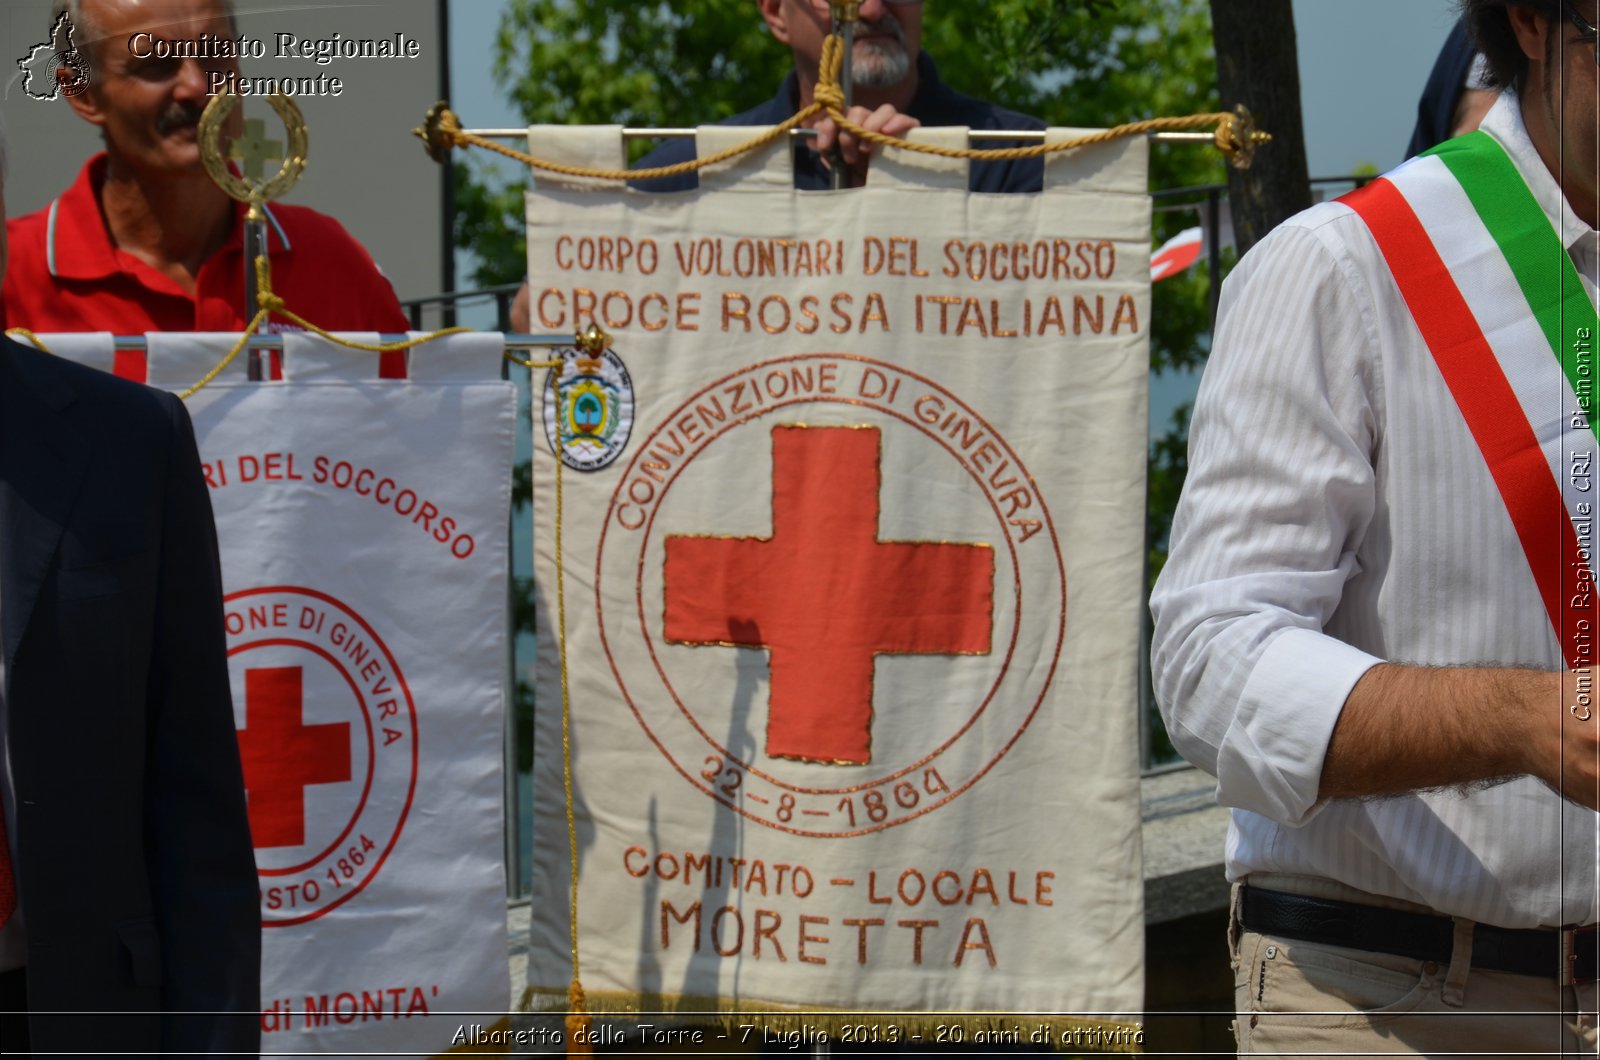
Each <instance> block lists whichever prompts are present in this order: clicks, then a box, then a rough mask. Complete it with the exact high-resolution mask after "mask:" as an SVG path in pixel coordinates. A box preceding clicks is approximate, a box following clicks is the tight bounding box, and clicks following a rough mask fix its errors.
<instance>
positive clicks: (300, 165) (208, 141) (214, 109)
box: [199, 89, 310, 207]
mask: <svg viewBox="0 0 1600 1060" xmlns="http://www.w3.org/2000/svg"><path fill="white" fill-rule="evenodd" d="M267 102H268V103H271V104H272V109H273V110H274V111H276V112H277V115H278V118H279V120H280V121H282V122H283V128H284V131H285V132H286V133H287V134H288V139H289V145H288V148H287V149H285V148H284V147H283V145H282V144H280V143H278V142H277V141H276V140H268V139H267V138H266V134H265V132H264V129H265V124H264V123H262V122H260V121H248V122H246V123H245V135H244V136H243V137H241V138H240V139H239V140H238V142H236V143H235V144H234V145H233V147H234V151H235V152H237V154H238V157H239V161H240V163H241V168H242V169H243V170H244V172H245V174H246V176H245V177H240V176H236V175H235V174H234V173H233V172H232V171H231V170H230V169H228V159H227V156H226V155H224V154H223V150H222V127H223V125H224V124H226V123H227V120H228V115H230V114H232V113H233V108H235V107H237V106H238V105H239V96H238V94H237V93H235V92H234V91H233V90H232V89H227V90H224V91H223V92H220V93H218V94H217V96H216V97H214V98H213V99H212V100H211V102H210V103H208V104H206V109H205V112H204V113H203V114H201V115H200V127H199V140H200V160H201V161H202V162H203V163H205V167H206V172H207V173H209V174H210V175H211V179H212V180H214V181H216V183H217V187H219V188H221V189H222V190H223V191H225V192H227V193H228V194H229V195H230V196H232V197H233V198H235V199H237V200H239V201H240V202H243V203H249V204H250V205H251V206H252V207H258V206H260V205H261V204H262V203H264V202H271V201H272V200H273V199H277V198H281V197H282V196H283V195H284V194H286V193H287V192H288V191H289V189H290V188H292V187H294V186H295V185H296V184H298V183H299V182H300V177H301V175H302V174H304V173H305V171H306V148H307V146H308V144H309V142H310V133H309V132H308V131H307V129H306V119H305V115H303V114H301V113H300V108H299V107H298V106H296V105H295V102H294V100H292V99H290V98H289V97H288V96H285V95H283V94H282V93H279V92H274V93H273V94H272V95H270V96H268V97H267ZM273 152H276V153H273ZM280 159H281V160H282V163H283V164H282V165H281V166H279V168H278V172H277V173H276V174H274V175H273V176H272V177H270V178H268V179H266V180H262V179H261V176H262V173H263V167H262V163H264V162H268V161H278V160H280Z"/></svg>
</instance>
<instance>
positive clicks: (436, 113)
mask: <svg viewBox="0 0 1600 1060" xmlns="http://www.w3.org/2000/svg"><path fill="white" fill-rule="evenodd" d="M460 132H461V119H460V118H457V117H456V114H455V111H453V110H451V109H450V104H449V103H448V102H446V101H445V100H442V99H441V100H440V101H439V102H437V103H435V104H434V105H433V106H431V107H429V108H428V113H427V116H426V117H424V118H423V119H422V124H421V125H419V126H417V127H416V128H415V129H412V130H411V135H412V136H415V137H416V138H417V139H419V140H421V141H422V145H423V147H424V148H425V149H426V150H427V152H428V157H429V158H431V159H433V160H434V161H435V162H438V163H440V164H443V163H445V162H448V161H449V160H450V152H451V150H452V149H454V148H455V146H456V144H457V143H458V142H459V140H458V135H459V134H460Z"/></svg>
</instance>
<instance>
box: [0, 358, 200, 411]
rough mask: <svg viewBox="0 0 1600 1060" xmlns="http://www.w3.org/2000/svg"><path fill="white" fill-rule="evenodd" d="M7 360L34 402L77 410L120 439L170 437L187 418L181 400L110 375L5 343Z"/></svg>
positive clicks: (162, 391) (164, 392) (166, 393)
mask: <svg viewBox="0 0 1600 1060" xmlns="http://www.w3.org/2000/svg"><path fill="white" fill-rule="evenodd" d="M5 356H6V357H7V359H9V360H10V361H11V364H12V366H13V368H14V369H15V372H16V376H17V378H18V379H19V380H20V381H21V382H22V384H23V385H24V386H26V387H27V388H29V389H30V390H32V392H33V394H34V396H35V397H36V398H37V399H38V400H41V401H44V402H45V403H47V404H49V405H51V406H52V407H55V408H66V407H68V406H70V405H74V404H76V405H78V406H79V407H80V409H81V411H83V412H87V413H89V414H90V416H91V417H92V418H93V419H94V420H95V421H97V422H100V423H103V424H105V425H107V427H108V428H110V429H111V430H113V431H115V432H117V433H118V434H119V435H120V434H123V433H124V432H127V431H129V430H137V431H141V432H144V431H148V432H152V433H155V434H163V435H164V434H166V433H167V432H168V431H169V430H170V428H171V424H172V422H173V420H174V419H175V418H177V417H183V416H186V415H187V413H186V412H185V411H184V409H183V402H181V401H179V400H178V398H177V395H175V394H170V393H168V392H167V391H165V390H157V389H155V388H154V387H148V386H145V385H144V384H142V383H134V382H130V381H129V380H126V379H119V378H118V377H117V376H114V375H112V374H110V373H109V372H103V371H101V370H99V369H98V368H90V367H88V366H87V365H82V364H78V363H77V362H75V361H69V360H66V359H65V358H62V357H57V356H55V355H53V354H49V353H44V352H42V351H40V350H36V349H34V348H33V347H31V346H27V345H24V344H23V343H19V342H13V341H12V340H10V339H6V340H5Z"/></svg>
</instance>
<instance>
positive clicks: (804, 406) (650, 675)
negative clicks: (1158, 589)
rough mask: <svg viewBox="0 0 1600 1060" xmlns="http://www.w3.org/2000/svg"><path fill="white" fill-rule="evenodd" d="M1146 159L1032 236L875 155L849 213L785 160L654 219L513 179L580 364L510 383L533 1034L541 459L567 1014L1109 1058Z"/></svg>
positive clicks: (1128, 886) (543, 659)
mask: <svg viewBox="0 0 1600 1060" xmlns="http://www.w3.org/2000/svg"><path fill="white" fill-rule="evenodd" d="M751 132H752V131H751V130H749V129H727V128H706V129H702V130H700V133H699V135H700V138H701V142H700V145H699V150H700V153H701V155H706V154H708V153H710V152H711V151H713V150H717V149H719V148H721V147H724V146H727V145H728V144H729V143H738V142H743V141H744V140H746V139H748V138H749V137H750V135H751ZM918 135H919V137H923V138H926V139H929V140H935V141H939V142H949V143H955V144H959V145H964V144H965V142H966V138H965V131H964V130H920V131H919V133H918ZM1073 135H1076V133H1075V131H1073V130H1052V131H1051V133H1050V136H1051V137H1052V138H1053V139H1056V140H1059V139H1063V138H1067V137H1070V136H1073ZM530 144H531V148H530V149H531V150H532V152H533V153H534V154H536V155H539V156H542V157H547V158H558V159H562V160H571V159H583V160H586V161H589V162H591V163H592V162H596V161H599V162H605V161H610V162H612V163H616V162H619V161H620V158H621V139H620V136H619V135H618V134H617V132H616V130H610V129H603V130H581V129H544V128H541V129H536V130H533V131H532V132H531V133H530ZM1146 154H1147V147H1146V143H1145V141H1144V140H1143V138H1140V137H1133V138H1129V139H1125V140H1121V141H1118V142H1116V143H1114V144H1110V145H1106V146H1101V147H1096V148H1093V149H1087V150H1080V151H1076V152H1072V153H1068V154H1066V155H1058V156H1055V160H1054V161H1053V162H1052V163H1051V164H1050V166H1049V168H1048V171H1047V189H1046V190H1045V191H1044V192H1043V193H1042V194H1037V195H977V194H969V193H968V192H967V190H966V185H967V174H966V168H965V166H966V164H965V163H964V162H960V161H957V162H953V163H952V162H950V161H946V160H942V159H938V158H933V157H930V156H926V155H920V154H907V153H900V152H890V153H889V154H888V155H887V156H886V157H885V158H883V159H882V160H880V161H878V162H875V163H874V166H873V169H872V173H871V177H870V181H869V184H868V186H867V187H866V188H864V189H859V190H852V191H844V192H809V193H808V192H797V191H794V190H793V189H792V187H791V176H790V169H789V161H788V153H787V150H783V149H780V150H773V151H767V152H765V153H762V154H760V155H756V156H745V157H743V158H741V159H739V160H737V161H736V162H734V163H731V164H729V165H727V166H724V167H722V168H721V171H720V172H717V171H713V172H707V173H705V174H703V175H702V180H701V187H700V189H699V190H698V191H694V192H685V193H681V194H666V195H651V194H646V193H641V192H637V191H632V190H619V189H609V190H600V189H595V188H591V187H575V186H565V185H561V184H554V183H549V182H547V181H545V178H544V177H543V175H542V174H541V175H540V176H539V178H538V180H539V183H538V186H537V187H536V188H535V190H534V191H533V192H532V193H530V195H529V199H528V222H529V228H528V231H529V261H530V271H531V274H532V277H533V282H532V310H533V320H534V323H533V328H534V329H535V330H541V331H552V332H563V331H566V332H570V331H573V330H575V329H581V328H585V327H587V326H588V325H589V324H591V323H596V324H598V325H599V326H600V327H601V328H603V329H604V330H605V332H607V333H609V335H610V336H611V339H612V342H611V352H610V353H609V354H608V355H607V356H606V357H605V358H597V357H585V356H581V355H579V354H577V353H570V354H568V355H567V363H566V365H565V367H564V369H563V370H562V371H561V372H560V373H559V377H560V378H559V384H558V385H557V383H556V382H554V381H547V380H546V378H545V374H544V373H540V374H539V375H538V376H536V385H542V386H544V388H545V389H544V404H543V407H542V409H541V410H540V411H539V412H536V414H535V434H536V438H539V439H540V442H539V444H536V445H535V463H534V479H535V502H534V511H535V520H536V523H535V558H536V578H537V590H538V600H539V604H540V607H541V610H540V613H539V617H538V630H539V637H540V640H539V658H540V663H539V674H538V677H539V680H538V689H537V698H536V702H537V722H536V735H535V746H536V747H537V748H538V752H537V754H536V760H535V804H536V808H535V859H536V864H535V871H534V895H533V903H532V938H531V948H530V953H531V956H530V962H529V984H530V990H529V996H528V998H527V1003H528V1005H529V1007H531V1008H534V1009H536V1010H544V1011H554V1010H558V1009H563V1008H565V1006H566V1003H567V1002H566V994H567V984H568V982H569V980H570V979H571V976H572V963H571V940H570V934H569V922H568V921H569V913H570V906H569V898H568V891H569V872H570V864H569V859H568V854H567V851H568V842H567V832H566V827H567V820H566V808H565V800H564V795H563V784H562V755H561V747H562V734H561V709H560V708H561V702H562V697H561V680H560V672H559V665H558V658H559V656H558V650H557V649H558V645H557V637H556V630H557V627H558V618H557V614H556V612H557V605H558V593H560V592H561V587H560V585H559V584H558V581H557V577H556V569H557V555H556V541H555V534H554V518H555V513H556V512H557V504H556V491H555V476H554V468H555V459H556V458H555V456H554V455H553V448H552V445H549V444H544V443H545V440H546V439H552V440H554V441H555V442H559V443H560V445H561V448H562V451H563V452H564V453H565V454H566V456H565V459H566V463H567V466H566V469H565V470H564V497H563V498H562V508H561V511H562V512H563V513H564V526H563V535H562V536H563V546H564V548H563V553H564V554H563V555H562V556H561V557H560V559H561V561H562V562H563V563H564V567H565V593H564V596H565V611H566V632H567V658H568V671H569V681H570V689H571V704H572V709H571V748H572V764H573V803H574V811H575V825H576V830H577V840H578V848H579V850H578V852H579V862H580V868H581V876H580V886H579V888H578V896H579V916H578V939H577V944H578V949H579V955H580V963H581V982H582V985H583V987H584V990H585V992H586V996H587V999H588V1007H589V1008H590V1010H591V1011H593V1012H597V1013H604V1012H611V1013H628V1012H638V1011H644V1012H654V1011H667V1012H680V1013H688V1012H712V1013H717V1014H720V1016H721V1017H722V1019H721V1022H722V1024H723V1027H724V1033H729V1034H730V1035H731V1040H734V1041H738V1040H740V1038H739V1035H740V1034H741V1033H744V1032H742V1031H741V1030H740V1029H739V1025H740V1024H741V1023H745V1024H749V1025H751V1026H754V1027H756V1028H758V1029H757V1030H756V1031H755V1032H754V1033H756V1034H757V1035H758V1037H757V1038H756V1039H748V1038H747V1039H745V1040H746V1041H748V1040H761V1038H760V1037H759V1036H765V1040H767V1041H783V1042H785V1043H787V1044H791V1045H794V1044H797V1043H806V1042H815V1041H817V1040H819V1038H818V1036H820V1035H823V1034H827V1035H829V1036H830V1037H831V1038H832V1040H835V1041H837V1040H845V1041H851V1040H862V1039H863V1038H865V1039H866V1040H869V1041H872V1040H877V1041H887V1040H895V1039H898V1040H901V1041H907V1040H911V1039H912V1036H920V1040H922V1041H925V1042H930V1043H931V1042H935V1041H936V1040H938V1039H939V1038H940V1037H941V1036H943V1038H944V1040H946V1041H965V1042H966V1043H967V1044H969V1045H970V1044H971V1043H973V1042H975V1041H977V1042H982V1041H990V1042H999V1041H1007V1040H1018V1041H1021V1042H1024V1043H1027V1042H1033V1043H1039V1042H1042V1041H1044V1040H1049V1041H1051V1042H1052V1043H1053V1044H1056V1045H1066V1046H1080V1047H1084V1048H1089V1047H1097V1048H1102V1049H1118V1048H1134V1047H1136V1045H1137V1044H1138V1043H1139V1041H1140V1040H1141V1039H1142V1034H1141V1032H1140V1031H1139V1030H1138V1029H1137V1026H1136V1022H1137V1019H1138V1015H1137V1014H1138V1013H1139V1011H1140V1010H1141V1008H1142V1004H1143V972H1142V966H1143V954H1144V946H1143V909H1142V894H1143V885H1142V876H1141V854H1140V846H1139V819H1140V818H1139V784H1138V761H1137V747H1136V745H1137V738H1136V736H1137V716H1138V712H1137V707H1136V688H1137V680H1136V672H1137V657H1138V653H1137V646H1138V639H1139V611H1140V600H1141V591H1140V590H1141V584H1140V582H1141V578H1142V576H1143V575H1142V571H1143V541H1144V500H1145V459H1146V456H1145V451H1146V422H1147V416H1148V414H1147V394H1146V378H1147V372H1148V365H1149V355H1148V348H1149V337H1148V326H1149V313H1150V300H1149V291H1150V272H1149V260H1150V254H1149V247H1150V202H1149V198H1148V196H1147V189H1146V171H1145V163H1146ZM624 366H625V367H624ZM550 374H551V375H556V374H557V373H550ZM630 389H631V396H630V393H629V392H630ZM538 407H539V406H538V403H537V401H536V408H538ZM541 417H542V419H543V422H542V424H541V422H540V419H541ZM630 420H631V422H630ZM541 428H542V429H541ZM750 1013H767V1015H764V1016H760V1017H755V1018H747V1017H746V1016H741V1015H740V1014H750ZM858 1014H859V1015H858ZM934 1014H937V1015H934ZM656 1022H657V1023H659V1021H656ZM606 1029H607V1030H608V1031H615V1030H616V1028H614V1027H610V1026H609V1025H608V1026H607V1028H606ZM619 1033H621V1034H623V1035H624V1036H625V1037H624V1039H623V1040H625V1041H627V1042H631V1043H632V1044H634V1045H649V1044H651V1042H652V1040H653V1039H651V1038H650V1037H649V1036H648V1033H646V1032H643V1031H641V1029H640V1028H635V1027H626V1028H624V1029H623V1030H621V1031H620V1032H619ZM1013 1036H1015V1037H1014V1038H1013Z"/></svg>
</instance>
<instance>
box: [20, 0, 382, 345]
mask: <svg viewBox="0 0 1600 1060" xmlns="http://www.w3.org/2000/svg"><path fill="white" fill-rule="evenodd" d="M56 7H57V10H58V11H62V10H64V11H66V12H67V13H68V14H69V15H70V16H71V19H72V29H73V39H74V42H75V43H76V45H77V47H78V48H79V50H80V52H81V53H82V55H83V57H84V58H86V59H87V60H88V62H89V65H90V77H89V83H88V86H87V88H85V89H84V90H83V91H81V92H79V93H78V94H76V95H71V96H67V97H66V98H67V100H68V102H70V104H71V105H72V108H73V110H75V111H77V113H78V116H79V117H81V118H83V119H84V120H85V121H88V122H90V123H91V124H94V125H98V126H99V127H100V130H101V133H102V135H103V137H104V139H105V145H106V150H105V152H104V153H103V154H99V155H96V156H95V157H94V158H91V159H90V160H89V161H88V162H87V163H86V164H85V165H84V167H83V170H82V171H81V172H80V173H79V174H78V179H77V180H76V181H75V182H74V183H73V185H72V186H71V187H70V188H68V189H67V190H66V191H65V192H64V193H63V194H62V195H61V196H60V197H59V198H57V199H56V200H55V201H54V202H52V203H51V204H50V205H49V206H48V207H46V208H45V209H43V210H40V211H38V212H37V213H32V214H29V215H27V216H25V217H19V218H16V219H15V220H12V221H10V222H8V225H7V228H8V235H9V238H10V243H11V267H10V270H9V271H8V272H7V273H6V277H5V285H4V287H3V288H0V325H3V326H5V327H26V328H30V329H32V330H34V331H111V332H115V333H118V334H140V333H143V332H147V331H238V330H241V329H242V328H243V327H244V325H245V324H246V323H247V322H248V320H249V317H250V314H247V313H245V312H244V305H243V302H244V295H243V291H244V252H243V239H242V220H243V214H244V207H243V205H242V204H240V203H237V202H235V201H234V200H233V199H231V198H229V197H228V196H227V195H226V194H224V193H223V191H222V190H221V189H220V188H218V187H217V186H216V184H214V183H213V182H212V181H211V179H210V177H208V176H207V175H206V172H205V168H204V166H203V165H202V164H201V161H200V148H199V145H198V142H197V133H196V126H197V124H198V122H199V120H200V114H201V112H202V111H203V110H204V108H205V105H206V103H207V102H208V97H207V95H206V85H207V78H208V75H209V74H211V73H212V72H213V71H217V72H223V73H228V74H237V73H238V61H237V60H236V59H231V58H204V59H195V58H186V59H175V58H168V59H163V58H157V57H155V56H154V55H153V54H151V52H152V51H154V49H152V48H149V47H134V46H133V45H132V38H133V37H134V35H135V34H140V33H150V34H153V36H154V37H156V38H159V39H164V40H168V41H173V42H177V41H196V40H202V39H204V35H206V34H210V35H211V38H212V39H215V38H220V37H230V36H237V32H236V30H235V29H234V18H233V11H232V5H231V3H230V2H229V0H71V2H67V0H58V2H57V4H56ZM141 39H142V38H141ZM69 76H70V74H69ZM267 216H268V224H267V228H268V235H267V247H268V255H269V258H270V260H271V263H272V286H273V290H274V291H275V292H276V293H277V294H278V295H280V296H281V297H282V298H283V300H284V302H285V304H286V305H287V306H288V307H289V308H290V309H292V310H294V311H295V312H296V313H298V314H300V315H301V316H303V317H305V318H306V319H307V320H311V321H313V322H315V323H317V324H318V325H320V326H322V327H325V328H329V329H330V330H364V331H385V332H398V331H404V330H406V328H407V327H408V326H409V324H408V320H407V318H406V315H405V314H404V312H403V311H402V310H401V308H400V304H399V302H398V301H397V300H396V298H395V294H394V289H393V288H392V287H391V286H390V284H389V281H388V280H387V279H386V278H385V277H384V276H383V274H382V273H381V272H379V271H378V268H377V266H376V265H374V264H373V262H372V258H371V257H370V256H369V255H368V254H367V252H366V250H365V249H363V248H362V246H361V245H360V244H359V243H357V242H356V241H355V240H354V239H352V238H351V237H350V235H349V233H347V232H346V231H345V230H344V228H343V227H342V226H341V225H340V224H339V222H337V221H335V220H334V219H333V218H331V217H326V216H324V215H322V214H319V213H317V212H315V211H314V210H310V209H307V208H305V207H303V206H282V205H278V206H271V207H269V208H268V210H267ZM294 327H295V326H294V325H293V324H290V323H288V322H286V321H279V320H276V319H275V320H273V321H272V328H273V330H294ZM141 370H142V369H137V368H136V369H135V370H132V371H126V372H124V371H123V368H122V366H119V374H131V375H136V376H137V375H139V374H140V372H141Z"/></svg>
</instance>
